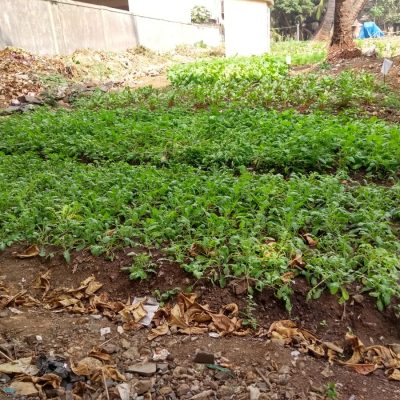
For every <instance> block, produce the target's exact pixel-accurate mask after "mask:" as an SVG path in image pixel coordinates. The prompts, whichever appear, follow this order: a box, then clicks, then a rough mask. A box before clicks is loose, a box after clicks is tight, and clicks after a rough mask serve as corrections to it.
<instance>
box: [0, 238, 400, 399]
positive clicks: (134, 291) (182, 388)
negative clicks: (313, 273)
mask: <svg viewBox="0 0 400 400" xmlns="http://www.w3.org/2000/svg"><path fill="white" fill-rule="evenodd" d="M37 253H38V252H37V249H36V248H35V247H34V246H32V247H30V248H28V249H24V248H22V247H20V246H14V247H13V248H11V249H8V250H6V251H5V252H3V253H2V257H1V259H0V270H1V273H2V276H1V281H2V282H3V286H2V288H1V291H0V308H1V309H2V310H1V311H0V351H1V352H0V384H1V390H2V391H3V393H5V394H7V395H10V396H20V397H22V396H24V395H25V396H36V397H39V398H43V399H47V398H61V399H65V398H72V397H73V398H74V399H92V398H93V399H94V398H96V399H98V398H109V399H123V400H128V399H129V398H135V399H137V400H144V399H157V400H162V399H169V400H172V399H193V400H196V399H197V400H199V399H203V400H207V399H226V400H227V399H243V400H244V399H251V400H252V399H254V400H256V399H260V400H262V399H264V400H266V399H275V400H278V399H287V400H295V399H297V400H302V399H304V400H306V399H307V400H309V399H315V400H317V399H328V398H337V399H345V400H348V399H357V400H364V399H365V400H366V399H368V400H375V399H376V400H378V399H379V400H380V399H382V398H391V399H400V387H399V383H398V379H400V372H399V367H400V351H399V350H400V346H399V344H398V343H399V342H400V337H399V331H398V318H397V317H396V316H395V315H393V314H391V313H390V311H387V312H386V313H379V312H378V311H377V310H376V308H375V307H374V304H373V302H372V301H370V299H368V298H367V297H365V298H364V297H363V296H360V295H354V297H353V298H352V301H350V302H349V303H348V304H347V305H346V306H343V305H340V304H339V303H338V302H337V299H336V298H335V297H334V296H330V295H328V294H326V295H323V296H322V297H321V298H320V299H319V300H317V301H313V302H310V303H305V302H304V295H305V290H306V287H305V284H304V282H298V283H297V284H296V287H295V295H294V298H293V303H294V307H293V311H292V313H291V314H288V313H287V312H286V311H285V310H284V309H283V307H282V305H281V304H280V303H279V302H278V301H277V300H276V299H274V297H273V293H269V292H268V291H266V292H263V293H261V294H260V295H259V296H255V300H256V303H254V304H249V299H248V297H247V295H246V293H245V292H243V291H242V290H241V288H242V286H243V285H242V281H234V282H233V283H232V285H230V286H229V287H228V288H226V289H220V288H216V287H213V286H209V285H207V284H205V283H204V282H201V281H196V280H194V279H193V278H192V277H191V276H189V275H187V274H186V273H185V272H184V271H183V270H182V269H180V268H179V266H178V265H177V264H175V263H173V262H171V261H168V260H167V259H165V258H163V257H162V255H161V254H158V253H156V252H155V253H154V254H153V258H154V261H155V262H156V263H157V265H158V270H157V274H156V275H155V276H154V277H153V279H151V280H149V281H145V282H142V283H141V282H132V281H129V279H128V275H127V273H126V272H123V271H121V267H122V268H123V267H125V266H128V265H130V261H131V260H130V258H131V257H132V256H130V255H129V254H131V253H132V249H125V250H123V251H121V252H120V253H118V254H116V255H115V257H114V259H113V260H112V261H106V260H104V259H102V258H96V257H93V256H91V255H90V254H89V253H85V252H81V253H75V254H73V255H72V260H71V263H70V264H66V263H65V262H64V261H63V259H62V255H61V253H60V252H58V251H57V250H54V251H53V252H52V251H50V253H53V257H50V258H47V259H46V258H42V257H39V256H38V254H37ZM185 289H186V290H191V291H192V293H193V294H189V292H185ZM179 293H180V294H179ZM238 293H242V294H238ZM143 297H145V298H143ZM149 316H150V318H147V317H149ZM146 319H148V321H147V320H146ZM145 321H146V323H145ZM256 324H257V326H256ZM349 332H351V333H349ZM346 333H347V334H346ZM238 335H239V336H238Z"/></svg>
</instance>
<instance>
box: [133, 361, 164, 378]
mask: <svg viewBox="0 0 400 400" xmlns="http://www.w3.org/2000/svg"><path fill="white" fill-rule="evenodd" d="M126 371H127V372H134V373H136V374H139V375H141V376H152V375H154V374H155V373H156V371H157V364H156V363H151V362H146V363H138V364H133V365H130V366H129V367H128V368H127V369H126Z"/></svg>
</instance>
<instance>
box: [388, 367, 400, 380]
mask: <svg viewBox="0 0 400 400" xmlns="http://www.w3.org/2000/svg"><path fill="white" fill-rule="evenodd" d="M388 378H389V379H390V380H392V381H400V369H394V370H392V371H390V372H389V374H388Z"/></svg>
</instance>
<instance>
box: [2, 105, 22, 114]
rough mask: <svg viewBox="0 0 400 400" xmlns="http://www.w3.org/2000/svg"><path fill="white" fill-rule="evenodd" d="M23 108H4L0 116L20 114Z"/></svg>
mask: <svg viewBox="0 0 400 400" xmlns="http://www.w3.org/2000/svg"><path fill="white" fill-rule="evenodd" d="M22 111H23V107H22V106H10V107H7V108H5V109H4V110H3V111H1V112H0V115H10V114H14V113H16V112H22Z"/></svg>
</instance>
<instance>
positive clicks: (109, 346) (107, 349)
mask: <svg viewBox="0 0 400 400" xmlns="http://www.w3.org/2000/svg"><path fill="white" fill-rule="evenodd" d="M102 349H103V350H104V352H106V353H107V354H114V353H118V350H119V349H118V346H116V345H115V344H112V343H108V344H106V345H105V346H103V347H102Z"/></svg>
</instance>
